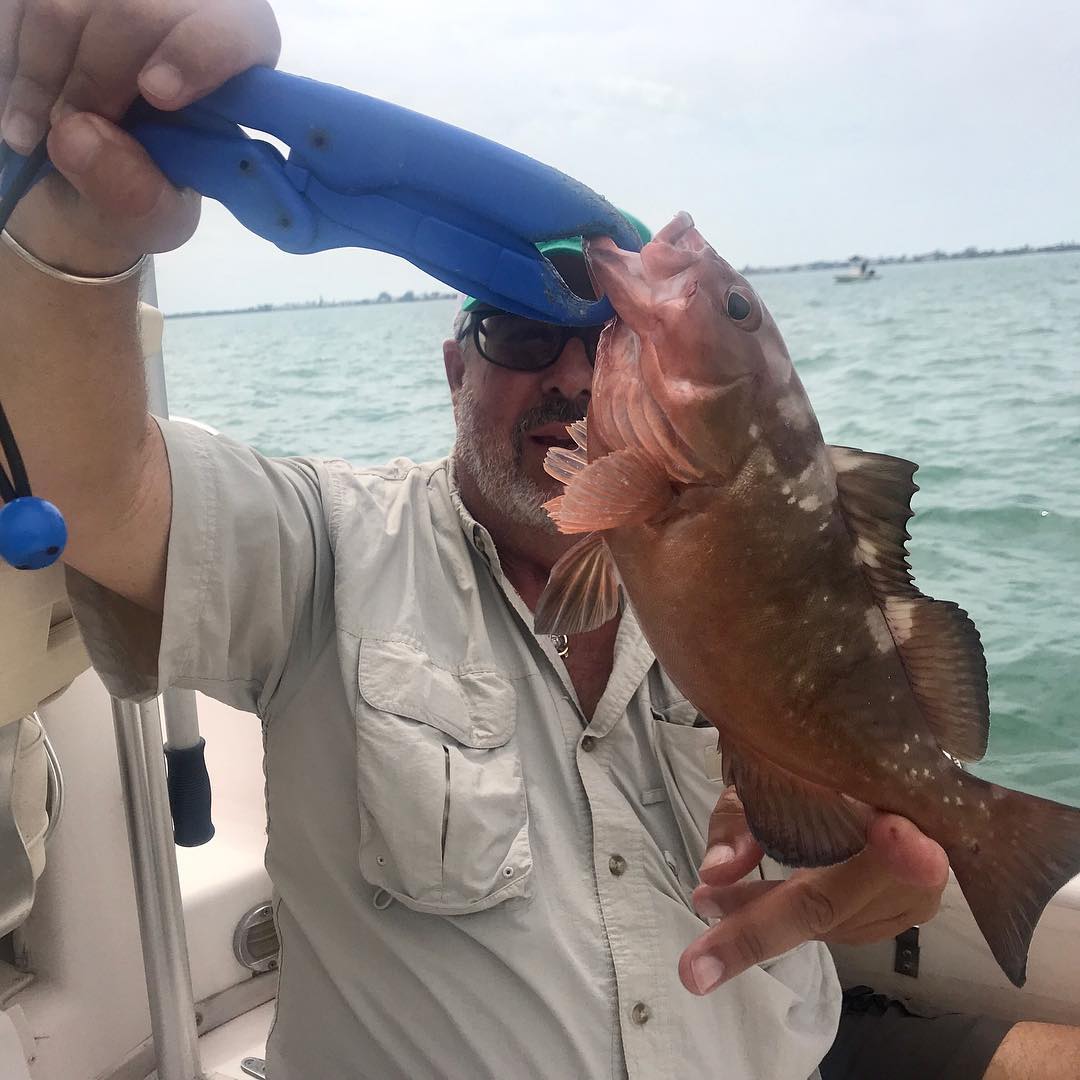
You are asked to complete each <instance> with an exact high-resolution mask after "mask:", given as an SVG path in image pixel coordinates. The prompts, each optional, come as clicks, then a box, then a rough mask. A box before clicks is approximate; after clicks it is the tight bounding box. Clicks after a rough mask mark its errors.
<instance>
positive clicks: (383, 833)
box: [356, 639, 532, 915]
mask: <svg viewBox="0 0 1080 1080" xmlns="http://www.w3.org/2000/svg"><path fill="white" fill-rule="evenodd" d="M359 689H360V695H359V699H358V703H357V712H356V742H357V748H356V749H357V774H358V802H359V812H360V826H361V827H360V852H359V859H360V871H361V873H362V874H363V876H364V878H365V879H366V880H367V881H368V882H370V883H371V884H372V885H375V886H376V887H378V888H382V889H385V890H386V891H387V892H388V893H390V894H391V895H392V896H394V897H395V898H396V899H398V900H400V901H401V902H402V903H403V904H405V905H406V906H408V907H411V908H413V909H415V910H417V911H424V912H430V913H434V914H439V915H462V914H466V913H469V912H474V911H482V910H484V909H485V908H489V907H492V906H493V905H495V904H498V903H500V902H502V901H503V900H507V899H509V898H511V897H517V896H527V895H529V890H530V878H531V873H532V853H531V850H530V847H529V816H528V808H527V805H526V800H525V784H524V780H523V778H522V772H521V760H520V758H519V755H518V749H517V743H516V740H515V739H514V738H513V734H514V718H515V695H514V688H513V685H512V683H511V682H510V681H509V680H508V679H505V678H504V677H502V676H501V675H499V674H497V673H496V672H492V671H480V672H477V671H474V672H453V671H448V670H446V669H445V668H441V667H436V666H435V665H434V664H433V663H432V661H431V659H430V657H428V656H427V655H426V654H425V653H423V652H421V651H420V650H418V649H416V648H414V647H413V646H412V645H410V644H408V643H405V642H400V641H381V640H374V639H365V640H364V641H363V642H362V643H361V646H360V665H359Z"/></svg>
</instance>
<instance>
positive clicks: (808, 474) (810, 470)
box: [798, 461, 817, 485]
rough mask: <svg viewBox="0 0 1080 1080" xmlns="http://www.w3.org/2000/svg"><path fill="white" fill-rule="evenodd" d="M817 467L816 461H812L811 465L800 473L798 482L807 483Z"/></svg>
mask: <svg viewBox="0 0 1080 1080" xmlns="http://www.w3.org/2000/svg"><path fill="white" fill-rule="evenodd" d="M815 468H817V465H816V464H815V462H813V461H811V462H810V464H809V465H807V466H806V468H805V469H803V471H802V472H801V473H799V479H798V483H800V484H803V485H805V484H806V482H807V481H808V480H809V479H810V477H811V476H813V475H814V469H815Z"/></svg>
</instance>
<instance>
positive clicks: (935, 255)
mask: <svg viewBox="0 0 1080 1080" xmlns="http://www.w3.org/2000/svg"><path fill="white" fill-rule="evenodd" d="M1063 251H1080V243H1078V242H1076V241H1068V242H1062V243H1060V244H1046V245H1045V246H1043V247H1032V246H1031V245H1030V244H1024V246H1023V247H1015V248H1000V249H999V248H985V249H983V248H976V247H968V248H964V250H963V251H927V252H923V253H922V254H919V255H878V256H876V257H874V258H870V257H869V256H865V255H852V256H851V258H850V259H843V260H840V259H833V260H829V259H821V260H819V261H817V262H808V263H791V264H790V265H789V266H744V267H743V268H742V270H740V271H739V272H740V273H742V274H788V273H794V272H797V271H800V270H849V269H850V268H851V264H852V263H857V262H863V261H864V260H865V261H866V262H867V263H869V264H870V265H871V266H898V265H899V266H904V265H906V264H908V263H925V262H950V261H952V260H956V259H998V258H1001V257H1003V256H1005V255H1048V254H1055V253H1059V252H1063Z"/></svg>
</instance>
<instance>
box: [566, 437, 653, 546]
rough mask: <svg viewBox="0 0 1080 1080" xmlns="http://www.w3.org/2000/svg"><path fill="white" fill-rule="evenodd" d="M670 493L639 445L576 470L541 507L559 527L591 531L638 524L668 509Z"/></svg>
mask: <svg viewBox="0 0 1080 1080" xmlns="http://www.w3.org/2000/svg"><path fill="white" fill-rule="evenodd" d="M564 453H565V451H564ZM551 454H552V451H551V450H549V451H548V455H549V456H550V455H551ZM545 467H546V461H545ZM549 471H550V470H549ZM552 475H555V473H552ZM560 479H561V477H560ZM673 498H674V493H673V491H672V489H671V484H670V483H669V482H668V478H667V474H666V473H665V472H664V470H663V469H661V468H660V466H659V465H657V464H656V463H655V462H653V461H652V460H651V459H650V458H648V457H646V456H645V455H644V454H642V453H641V452H640V451H637V450H616V451H614V452H613V453H610V454H605V455H604V456H603V457H602V458H600V459H599V460H597V461H592V462H590V463H589V464H588V466H587V467H586V468H584V469H582V470H581V471H580V472H577V473H576V475H575V476H573V478H572V479H571V481H570V482H569V483H568V484H567V486H566V491H565V492H564V494H563V495H561V496H560V497H559V498H556V499H552V500H551V501H550V502H547V503H545V504H544V509H546V510H547V512H548V513H549V514H550V515H551V518H552V520H553V521H554V522H555V524H556V525H558V526H559V529H560V530H561V531H562V532H564V533H575V532H593V531H594V530H602V529H617V528H619V526H621V525H640V524H641V523H643V522H645V521H648V520H649V519H650V518H652V517H655V516H656V515H657V514H659V513H660V512H661V511H663V510H665V509H667V507H668V506H669V505H670V504H671V501H672V499H673Z"/></svg>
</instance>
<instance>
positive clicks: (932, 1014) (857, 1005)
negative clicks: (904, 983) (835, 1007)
mask: <svg viewBox="0 0 1080 1080" xmlns="http://www.w3.org/2000/svg"><path fill="white" fill-rule="evenodd" d="M1011 1027H1012V1024H1011V1023H1010V1022H1009V1021H1007V1020H998V1019H995V1018H993V1017H990V1016H970V1015H968V1014H966V1013H950V1012H943V1011H941V1010H939V1009H932V1008H930V1007H923V1006H921V1005H917V1004H914V1003H912V1002H907V1001H903V1002H902V1001H897V1000H895V999H893V998H887V997H886V996H885V995H884V994H875V993H874V991H873V990H871V989H870V987H869V986H854V987H852V988H851V989H850V990H845V991H844V1006H843V1011H842V1012H841V1015H840V1030H839V1031H838V1032H837V1034H836V1041H835V1042H834V1043H833V1046H832V1049H831V1050H830V1051H829V1052H828V1054H827V1055H826V1056H825V1060H824V1061H823V1062H822V1063H821V1080H982V1077H983V1074H984V1073H985V1072H986V1067H987V1066H988V1065H989V1064H990V1059H991V1058H992V1057H993V1056H994V1054H995V1053H996V1051H997V1048H998V1046H1000V1045H1001V1040H1002V1039H1004V1038H1005V1035H1006V1033H1007V1032H1008V1030H1009V1028H1011Z"/></svg>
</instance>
